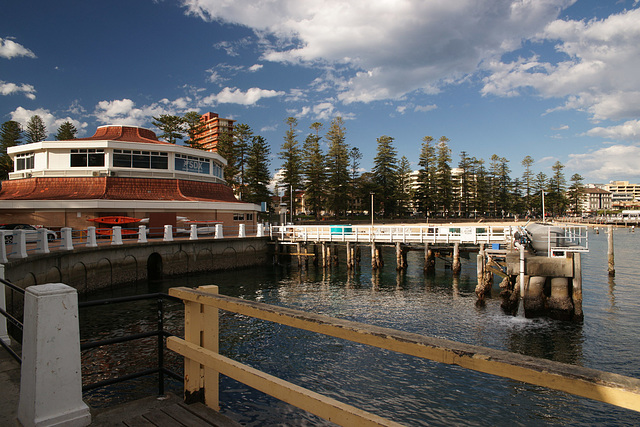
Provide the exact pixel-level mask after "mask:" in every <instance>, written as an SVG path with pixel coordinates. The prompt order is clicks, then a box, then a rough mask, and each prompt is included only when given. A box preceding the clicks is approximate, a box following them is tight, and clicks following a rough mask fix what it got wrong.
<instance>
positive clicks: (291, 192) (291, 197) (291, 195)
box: [289, 185, 293, 224]
mask: <svg viewBox="0 0 640 427" xmlns="http://www.w3.org/2000/svg"><path fill="white" fill-rule="evenodd" d="M289 187H290V192H289V198H290V199H291V224H293V185H290V186H289Z"/></svg>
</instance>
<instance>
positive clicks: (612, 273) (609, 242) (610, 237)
mask: <svg viewBox="0 0 640 427" xmlns="http://www.w3.org/2000/svg"><path fill="white" fill-rule="evenodd" d="M607 254H608V271H609V276H612V277H613V276H615V275H616V268H615V262H614V259H613V226H612V225H610V226H608V227H607Z"/></svg>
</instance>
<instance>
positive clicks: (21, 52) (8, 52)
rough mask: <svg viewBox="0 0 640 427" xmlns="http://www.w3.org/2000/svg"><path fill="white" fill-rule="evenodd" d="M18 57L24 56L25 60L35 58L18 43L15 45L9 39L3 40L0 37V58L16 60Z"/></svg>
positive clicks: (33, 54)
mask: <svg viewBox="0 0 640 427" xmlns="http://www.w3.org/2000/svg"><path fill="white" fill-rule="evenodd" d="M18 56H26V57H27V58H36V54H35V53H33V52H32V51H31V50H29V49H27V48H26V47H24V46H22V45H21V44H20V43H16V42H14V41H13V40H11V39H8V38H7V39H3V38H2V37H0V58H7V59H11V58H16V57H18Z"/></svg>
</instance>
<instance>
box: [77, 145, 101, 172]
mask: <svg viewBox="0 0 640 427" xmlns="http://www.w3.org/2000/svg"><path fill="white" fill-rule="evenodd" d="M69 163H70V164H71V167H72V168H86V167H87V166H88V167H100V166H104V150H103V149H102V148H82V149H78V150H71V156H70V161H69Z"/></svg>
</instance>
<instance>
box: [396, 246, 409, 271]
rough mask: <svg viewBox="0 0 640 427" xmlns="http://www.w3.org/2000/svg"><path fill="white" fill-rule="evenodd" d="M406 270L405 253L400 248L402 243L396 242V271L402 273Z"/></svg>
mask: <svg viewBox="0 0 640 427" xmlns="http://www.w3.org/2000/svg"><path fill="white" fill-rule="evenodd" d="M406 269H407V252H406V251H405V250H404V248H403V247H402V243H400V242H396V270H397V271H403V270H406Z"/></svg>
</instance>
